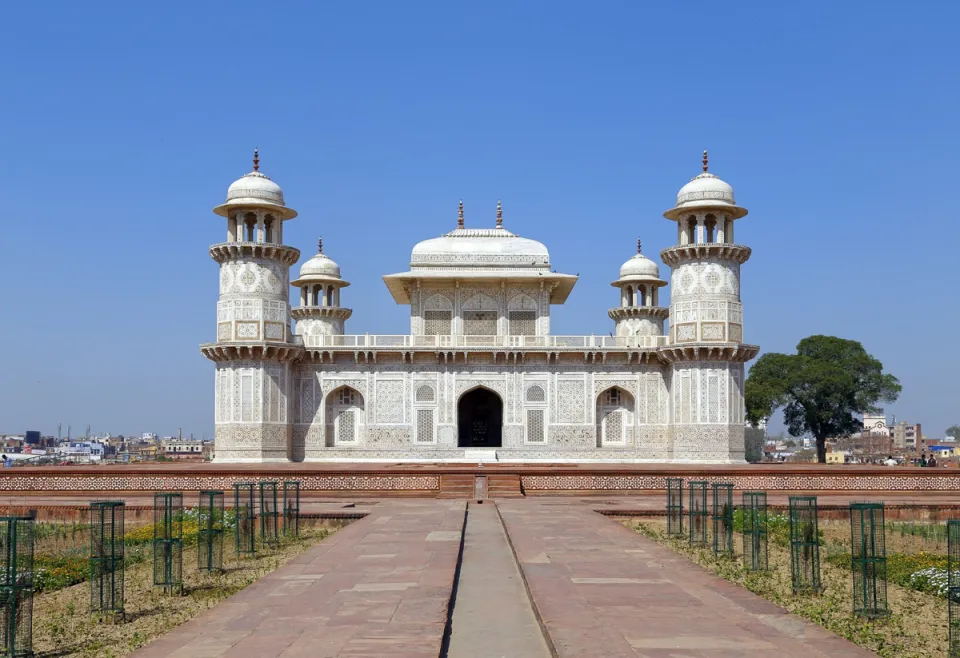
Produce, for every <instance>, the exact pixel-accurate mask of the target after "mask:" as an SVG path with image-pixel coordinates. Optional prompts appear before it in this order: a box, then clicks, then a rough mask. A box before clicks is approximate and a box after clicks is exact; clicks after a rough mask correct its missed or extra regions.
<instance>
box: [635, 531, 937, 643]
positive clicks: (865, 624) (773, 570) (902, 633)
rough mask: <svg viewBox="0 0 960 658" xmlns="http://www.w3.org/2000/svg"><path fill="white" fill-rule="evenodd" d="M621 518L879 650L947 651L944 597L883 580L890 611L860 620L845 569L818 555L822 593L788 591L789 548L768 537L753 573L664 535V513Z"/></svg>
mask: <svg viewBox="0 0 960 658" xmlns="http://www.w3.org/2000/svg"><path fill="white" fill-rule="evenodd" d="M623 523H624V524H625V525H626V526H627V527H629V528H632V529H634V530H636V531H637V532H640V533H641V534H644V535H646V536H648V537H650V538H652V539H654V540H655V541H657V542H658V543H660V544H663V545H664V546H668V547H670V548H672V549H673V550H675V551H677V552H678V553H680V554H682V555H685V556H687V557H688V558H690V559H691V560H692V561H693V562H695V563H696V564H699V565H700V566H701V567H703V568H705V569H707V570H709V571H712V572H713V573H716V574H717V575H719V576H721V577H722V578H724V579H726V580H729V581H731V582H734V583H737V584H738V585H742V586H744V587H746V588H747V589H749V590H750V591H752V592H754V593H755V594H758V595H760V596H762V597H763V598H765V599H767V600H769V601H772V602H773V603H776V604H777V605H780V606H782V607H784V608H786V609H787V610H789V611H790V612H793V613H795V614H797V615H799V616H801V617H804V618H806V619H808V620H810V621H812V622H814V623H816V624H819V625H821V626H823V627H824V628H827V629H829V630H831V631H833V632H834V633H837V634H838V635H841V636H842V637H845V638H847V639H849V640H851V641H852V642H854V643H856V644H858V645H860V646H862V647H864V648H865V649H869V650H870V651H873V652H875V653H877V654H878V655H880V656H883V657H890V658H893V657H896V658H928V657H932V656H937V657H940V656H946V655H947V602H946V600H944V599H941V598H938V597H935V596H931V595H929V594H922V593H920V592H915V591H913V590H911V589H906V588H903V587H899V586H897V585H894V584H892V583H888V585H887V599H888V603H889V606H890V610H891V614H890V616H888V617H885V618H882V619H879V620H875V621H866V620H864V619H860V618H858V617H855V616H854V615H853V613H852V609H853V592H852V577H851V574H850V571H849V570H845V569H840V568H838V567H835V566H833V565H831V564H829V563H827V562H826V561H825V560H823V559H822V558H821V562H820V569H821V571H820V573H821V580H822V583H823V586H824V591H823V593H822V594H821V595H820V596H794V595H793V592H792V586H791V582H790V554H789V552H788V551H787V550H786V549H784V548H781V547H779V546H776V545H774V543H773V542H770V543H769V545H768V550H769V562H770V571H769V572H768V573H764V574H758V573H751V572H749V571H746V570H745V569H744V568H743V566H742V559H737V560H733V559H729V558H717V557H715V556H714V555H713V552H712V550H711V549H709V548H707V549H703V548H691V547H690V546H689V545H688V544H687V542H686V541H685V540H684V539H673V538H668V537H667V536H666V520H665V519H651V518H642V519H624V520H623ZM821 527H822V526H821ZM836 530H837V535H838V536H836V539H839V527H838V528H837V529H836ZM848 532H849V530H848ZM830 534H832V533H830ZM828 536H829V535H828ZM847 540H848V541H849V536H848V537H847ZM740 542H742V539H741V536H740V535H736V534H735V535H734V545H735V547H736V551H737V553H738V556H739V554H740V552H741V548H742V543H740Z"/></svg>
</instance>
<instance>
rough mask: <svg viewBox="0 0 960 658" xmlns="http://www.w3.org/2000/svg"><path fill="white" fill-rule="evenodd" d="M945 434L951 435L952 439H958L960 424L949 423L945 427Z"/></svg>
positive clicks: (959, 439)
mask: <svg viewBox="0 0 960 658" xmlns="http://www.w3.org/2000/svg"><path fill="white" fill-rule="evenodd" d="M946 435H947V436H952V437H953V440H954V441H960V426H958V425H951V426H950V427H948V428H947V431H946Z"/></svg>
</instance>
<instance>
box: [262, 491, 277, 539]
mask: <svg viewBox="0 0 960 658" xmlns="http://www.w3.org/2000/svg"><path fill="white" fill-rule="evenodd" d="M279 516H280V512H279V511H278V510H277V483H276V482H261V483H260V541H261V542H262V543H263V545H264V546H276V545H277V544H279V543H280V532H279V527H278V526H279V523H278V521H279V520H280V519H279Z"/></svg>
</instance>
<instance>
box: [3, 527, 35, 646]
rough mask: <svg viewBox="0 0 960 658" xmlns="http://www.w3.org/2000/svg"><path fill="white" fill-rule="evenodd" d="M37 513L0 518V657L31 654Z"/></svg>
mask: <svg viewBox="0 0 960 658" xmlns="http://www.w3.org/2000/svg"><path fill="white" fill-rule="evenodd" d="M35 520H36V512H34V511H32V510H31V511H30V513H29V514H28V515H26V516H4V517H0V617H2V621H3V627H2V628H0V656H9V657H10V658H20V657H21V656H32V655H33V577H34V570H33V548H34V539H35V537H36V535H35V531H36V526H35Z"/></svg>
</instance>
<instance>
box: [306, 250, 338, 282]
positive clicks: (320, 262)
mask: <svg viewBox="0 0 960 658" xmlns="http://www.w3.org/2000/svg"><path fill="white" fill-rule="evenodd" d="M308 276H333V277H336V278H338V279H339V278H340V266H339V265H337V263H336V262H335V261H334V260H332V259H330V258H328V257H327V256H326V254H316V255H314V257H313V258H311V259H310V260H308V261H307V262H306V263H304V264H303V265H302V266H301V267H300V278H301V279H302V278H304V277H308Z"/></svg>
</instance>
